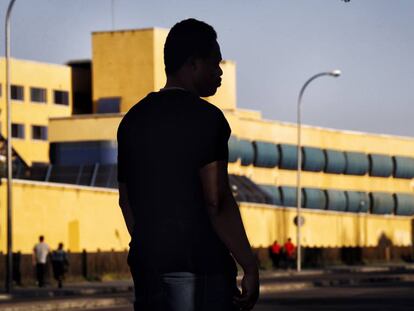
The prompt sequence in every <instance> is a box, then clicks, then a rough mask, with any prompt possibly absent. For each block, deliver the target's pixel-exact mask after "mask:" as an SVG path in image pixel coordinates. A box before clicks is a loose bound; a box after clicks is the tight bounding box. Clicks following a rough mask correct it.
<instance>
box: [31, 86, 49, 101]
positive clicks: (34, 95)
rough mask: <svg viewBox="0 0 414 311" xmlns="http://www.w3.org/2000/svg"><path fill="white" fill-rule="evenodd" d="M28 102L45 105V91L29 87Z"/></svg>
mask: <svg viewBox="0 0 414 311" xmlns="http://www.w3.org/2000/svg"><path fill="white" fill-rule="evenodd" d="M30 101H32V102H34V103H46V89H42V88H38V87H31V88H30Z"/></svg>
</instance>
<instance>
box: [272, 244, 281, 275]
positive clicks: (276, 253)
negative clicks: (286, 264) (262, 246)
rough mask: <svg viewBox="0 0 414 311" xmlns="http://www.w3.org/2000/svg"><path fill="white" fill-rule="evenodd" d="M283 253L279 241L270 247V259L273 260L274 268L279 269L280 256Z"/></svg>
mask: <svg viewBox="0 0 414 311" xmlns="http://www.w3.org/2000/svg"><path fill="white" fill-rule="evenodd" d="M281 252H282V247H281V246H280V244H279V243H278V242H277V241H274V242H273V244H272V246H270V258H271V259H272V264H273V268H275V269H278V268H279V262H280V255H281Z"/></svg>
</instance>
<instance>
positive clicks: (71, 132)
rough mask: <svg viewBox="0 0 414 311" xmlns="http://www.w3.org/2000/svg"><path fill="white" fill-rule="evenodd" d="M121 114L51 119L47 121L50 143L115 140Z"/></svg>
mask: <svg viewBox="0 0 414 311" xmlns="http://www.w3.org/2000/svg"><path fill="white" fill-rule="evenodd" d="M122 116H123V115H121V114H94V115H79V116H73V117H68V118H52V119H50V121H49V128H50V133H49V141H50V142H70V141H91V140H116V132H117V129H118V126H119V123H120V122H121V119H122Z"/></svg>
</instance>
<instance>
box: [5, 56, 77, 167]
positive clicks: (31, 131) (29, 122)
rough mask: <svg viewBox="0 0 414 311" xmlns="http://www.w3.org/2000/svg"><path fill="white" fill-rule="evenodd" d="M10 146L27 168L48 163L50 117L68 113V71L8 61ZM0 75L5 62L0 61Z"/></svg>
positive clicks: (30, 63)
mask: <svg viewBox="0 0 414 311" xmlns="http://www.w3.org/2000/svg"><path fill="white" fill-rule="evenodd" d="M10 68H11V99H12V100H11V106H12V108H11V109H12V111H11V112H12V137H13V139H12V141H13V143H12V145H13V148H14V150H15V151H16V152H17V153H18V154H19V155H20V156H21V157H22V159H23V160H24V161H25V162H26V163H27V164H28V165H32V163H49V141H48V132H49V131H48V124H49V118H50V117H58V116H70V115H71V113H72V95H71V89H72V86H71V70H70V67H68V66H64V65H54V64H46V63H40V62H34V61H27V60H19V59H11V62H10ZM0 72H5V59H4V58H0ZM6 117H7V116H6V86H5V75H1V76H0V132H1V135H2V136H3V137H6V136H7V135H6V127H7V124H6Z"/></svg>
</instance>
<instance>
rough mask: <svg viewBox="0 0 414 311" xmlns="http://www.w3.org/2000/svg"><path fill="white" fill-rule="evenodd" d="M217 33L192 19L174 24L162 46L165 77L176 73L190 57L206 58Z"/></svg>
mask: <svg viewBox="0 0 414 311" xmlns="http://www.w3.org/2000/svg"><path fill="white" fill-rule="evenodd" d="M216 40H217V33H216V31H215V30H214V28H213V27H212V26H210V25H208V24H207V23H204V22H202V21H199V20H196V19H194V18H190V19H186V20H183V21H181V22H179V23H177V24H175V25H174V26H173V27H172V28H171V30H170V32H169V33H168V36H167V40H166V41H165V45H164V64H165V72H166V74H167V75H170V74H174V73H176V72H177V71H178V70H179V69H180V68H181V67H182V66H183V65H184V63H185V62H186V61H187V60H188V59H189V58H190V57H197V58H207V57H208V56H209V55H210V53H211V51H212V49H213V48H214V43H215V42H216Z"/></svg>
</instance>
